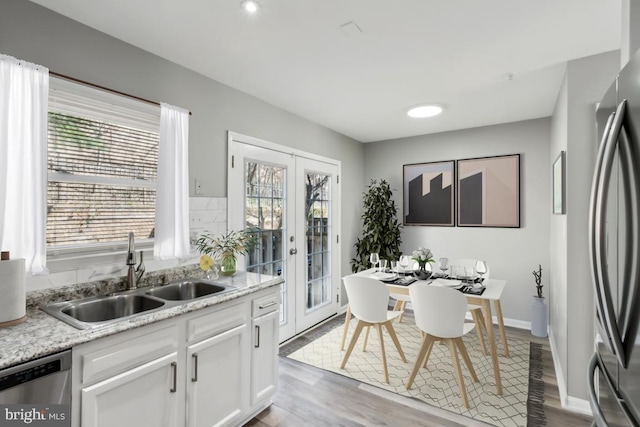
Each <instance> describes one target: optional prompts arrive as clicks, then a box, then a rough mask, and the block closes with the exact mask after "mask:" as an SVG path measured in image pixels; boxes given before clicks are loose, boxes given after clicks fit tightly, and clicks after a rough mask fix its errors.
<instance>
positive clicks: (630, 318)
mask: <svg viewBox="0 0 640 427" xmlns="http://www.w3.org/2000/svg"><path fill="white" fill-rule="evenodd" d="M634 154H635V153H634V147H633V146H632V144H631V140H630V139H629V135H628V134H627V132H626V131H625V129H624V127H623V128H622V130H621V132H620V165H621V170H622V179H623V180H624V181H623V182H624V187H625V188H626V189H627V190H628V193H627V195H628V200H629V203H627V204H626V209H627V212H626V218H627V219H628V221H629V228H630V229H629V230H627V232H626V233H623V234H624V236H625V237H624V238H625V241H624V244H625V248H626V251H625V259H624V265H625V267H624V272H623V279H622V282H621V283H622V285H623V286H624V288H623V290H622V296H621V300H622V301H630V302H631V303H630V304H623V305H622V306H621V307H620V316H619V318H620V322H619V325H618V330H620V331H621V341H622V343H623V346H624V353H625V356H626V357H625V360H624V363H623V364H622V365H623V366H624V367H625V368H626V367H627V366H628V364H629V360H628V359H629V356H630V354H631V351H632V350H633V345H634V342H635V337H636V334H637V332H638V316H639V313H638V312H637V309H636V307H638V298H640V294H639V291H638V287H639V286H640V283H639V282H640V262H638V260H639V259H640V225H639V223H638V221H639V218H640V189H639V188H638V183H639V182H640V168H639V166H640V165H638V164H637V160H636V156H634ZM620 323H621V324H620ZM625 341H626V342H625Z"/></svg>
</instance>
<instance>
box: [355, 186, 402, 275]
mask: <svg viewBox="0 0 640 427" xmlns="http://www.w3.org/2000/svg"><path fill="white" fill-rule="evenodd" d="M392 195H393V191H392V190H391V187H390V186H389V183H387V181H385V180H384V179H381V180H380V182H378V181H376V180H371V184H369V186H368V187H367V191H366V192H365V193H364V194H363V197H362V204H363V208H364V213H363V214H362V216H361V217H360V218H361V219H362V238H358V240H357V241H356V243H355V245H354V246H355V248H356V256H355V258H353V259H352V260H351V270H352V271H353V272H354V273H355V272H358V271H361V270H365V269H367V268H369V255H370V254H371V253H372V252H377V253H378V254H379V255H380V259H387V260H397V259H398V258H399V257H400V254H401V252H400V244H401V243H402V240H401V238H400V231H401V229H402V224H401V223H400V222H398V208H397V206H396V203H395V201H394V200H393V199H392V197H391V196H392Z"/></svg>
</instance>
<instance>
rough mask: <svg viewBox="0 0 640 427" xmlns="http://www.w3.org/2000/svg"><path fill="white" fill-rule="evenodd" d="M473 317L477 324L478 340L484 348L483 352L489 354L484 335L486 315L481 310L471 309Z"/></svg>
mask: <svg viewBox="0 0 640 427" xmlns="http://www.w3.org/2000/svg"><path fill="white" fill-rule="evenodd" d="M471 317H473V323H475V324H476V334H477V335H478V341H480V347H481V348H482V354H484V355H485V356H486V355H487V347H486V346H485V345H484V337H483V336H482V329H483V328H484V327H485V326H484V316H483V315H482V311H480V310H471Z"/></svg>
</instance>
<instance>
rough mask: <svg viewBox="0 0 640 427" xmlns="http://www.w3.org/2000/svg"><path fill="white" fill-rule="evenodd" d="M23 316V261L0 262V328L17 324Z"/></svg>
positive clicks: (24, 307)
mask: <svg viewBox="0 0 640 427" xmlns="http://www.w3.org/2000/svg"><path fill="white" fill-rule="evenodd" d="M25 314H26V293H25V271H24V259H20V258H18V259H13V260H8V261H0V326H9V325H13V324H16V323H19V321H20V320H22V319H24V317H25Z"/></svg>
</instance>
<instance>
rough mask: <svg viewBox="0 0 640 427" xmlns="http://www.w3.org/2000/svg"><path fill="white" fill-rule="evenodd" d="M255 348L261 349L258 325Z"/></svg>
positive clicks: (257, 326)
mask: <svg viewBox="0 0 640 427" xmlns="http://www.w3.org/2000/svg"><path fill="white" fill-rule="evenodd" d="M253 347H254V348H260V325H256V343H255V344H254V345H253Z"/></svg>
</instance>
